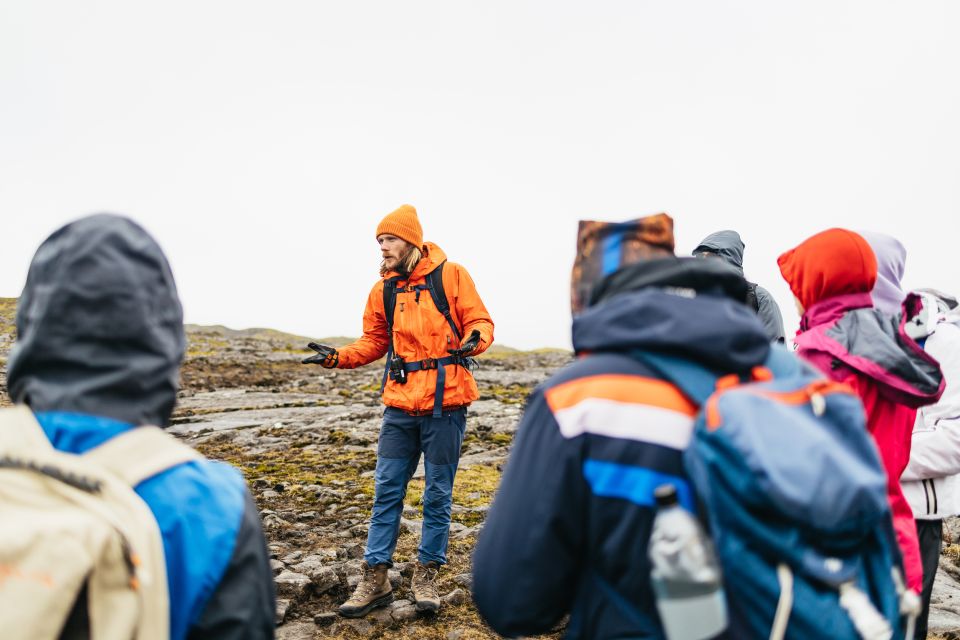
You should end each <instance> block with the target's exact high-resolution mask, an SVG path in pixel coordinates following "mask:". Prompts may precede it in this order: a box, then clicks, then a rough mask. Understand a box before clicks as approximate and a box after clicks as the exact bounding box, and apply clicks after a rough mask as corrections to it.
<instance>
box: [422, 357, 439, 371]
mask: <svg viewBox="0 0 960 640" xmlns="http://www.w3.org/2000/svg"><path fill="white" fill-rule="evenodd" d="M420 367H421V368H422V369H423V370H424V371H429V370H430V369H436V368H437V359H436V358H424V359H423V360H421V361H420Z"/></svg>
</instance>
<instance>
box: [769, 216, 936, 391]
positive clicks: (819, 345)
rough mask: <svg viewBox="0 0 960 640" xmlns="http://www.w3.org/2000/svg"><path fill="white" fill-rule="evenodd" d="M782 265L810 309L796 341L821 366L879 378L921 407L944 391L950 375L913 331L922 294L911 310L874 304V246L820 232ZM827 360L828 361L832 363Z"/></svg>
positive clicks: (845, 234)
mask: <svg viewBox="0 0 960 640" xmlns="http://www.w3.org/2000/svg"><path fill="white" fill-rule="evenodd" d="M778 262H779V264H780V271H781V273H782V274H783V277H784V279H785V280H786V281H787V283H788V284H789V285H790V289H791V290H792V291H793V292H794V295H796V296H797V297H798V298H799V299H800V302H801V303H802V304H803V305H804V308H805V311H804V314H803V317H802V318H801V319H800V330H799V331H798V333H797V337H796V338H795V339H794V343H795V344H796V345H797V348H798V349H799V350H800V351H801V352H804V354H805V356H806V357H807V358H808V359H810V360H813V361H814V364H817V366H818V367H819V368H820V369H821V370H830V369H831V368H832V369H836V368H837V365H836V364H834V363H833V360H836V361H837V362H838V363H843V364H845V365H846V366H848V367H850V368H851V369H853V370H854V371H858V372H860V373H861V374H863V375H865V376H867V377H868V378H871V379H872V380H874V381H875V382H876V383H877V384H878V385H879V387H880V392H881V393H882V394H883V395H884V396H885V397H887V398H889V399H890V400H892V401H894V402H897V403H900V404H904V405H907V406H909V407H918V406H922V405H926V404H930V403H931V402H935V401H936V400H937V398H939V397H940V394H941V393H942V392H943V385H944V382H943V375H942V374H941V372H940V368H939V366H938V365H937V363H936V361H935V360H934V359H933V358H931V357H930V356H929V355H928V354H927V353H926V352H924V350H923V349H922V348H921V347H920V345H918V344H917V343H916V342H915V341H914V340H913V339H912V338H910V337H909V336H908V335H907V333H906V330H905V324H906V323H907V322H909V321H910V320H911V319H912V318H913V317H914V316H915V315H916V314H917V313H918V312H919V311H920V310H921V308H922V306H921V304H920V301H919V299H918V298H917V297H916V296H914V297H912V298H910V299H908V300H907V301H905V302H904V305H903V309H902V311H903V313H902V314H901V315H899V316H891V315H888V314H885V313H883V312H882V311H878V310H876V309H874V308H873V299H872V297H871V295H870V292H871V291H872V290H873V287H874V284H875V283H876V281H877V261H876V258H875V257H874V253H873V250H872V249H871V248H870V245H869V244H867V242H866V240H864V239H863V238H862V237H861V236H860V235H858V234H856V233H853V232H852V231H847V230H844V229H830V230H828V231H824V232H823V233H819V234H817V235H815V236H813V237H811V238H810V239H808V240H807V241H805V242H803V243H802V244H801V245H799V246H798V247H797V248H795V249H792V250H790V251H788V252H786V253H784V254H783V255H782V256H780V259H779V260H778ZM825 367H826V368H825Z"/></svg>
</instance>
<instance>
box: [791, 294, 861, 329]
mask: <svg viewBox="0 0 960 640" xmlns="http://www.w3.org/2000/svg"><path fill="white" fill-rule="evenodd" d="M872 306H873V298H871V297H870V294H869V293H846V294H843V295H840V296H833V297H832V298H826V299H824V300H820V301H819V302H816V303H814V304H812V305H810V308H809V309H807V310H806V311H804V312H803V317H802V318H800V331H799V332H798V333H803V332H804V331H809V330H810V329H812V328H814V327H819V326H821V325H824V324H829V323H831V322H835V321H837V320H839V319H840V318H841V317H842V316H843V314H845V313H846V312H848V311H852V310H853V309H864V308H870V307H872Z"/></svg>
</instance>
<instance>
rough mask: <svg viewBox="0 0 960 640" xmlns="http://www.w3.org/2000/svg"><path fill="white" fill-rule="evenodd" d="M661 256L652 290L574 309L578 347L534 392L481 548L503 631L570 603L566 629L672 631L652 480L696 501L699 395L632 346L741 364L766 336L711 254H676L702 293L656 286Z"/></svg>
mask: <svg viewBox="0 0 960 640" xmlns="http://www.w3.org/2000/svg"><path fill="white" fill-rule="evenodd" d="M663 262H664V261H650V263H648V264H645V265H643V266H645V267H648V268H649V269H650V272H649V273H644V274H643V278H642V280H643V281H644V282H646V283H648V284H649V285H650V286H649V287H648V288H644V289H642V290H640V291H625V292H623V293H620V294H618V295H615V296H614V297H611V298H610V299H609V300H607V301H604V302H601V303H600V304H599V305H597V306H593V307H589V308H588V309H587V310H585V311H584V312H583V313H582V314H580V315H578V316H577V317H575V318H574V321H573V346H574V349H575V350H576V351H577V353H578V354H579V355H580V356H581V357H580V358H579V359H578V360H577V361H576V362H575V363H573V364H571V365H570V366H568V367H565V368H563V369H562V370H560V371H559V372H557V373H556V374H555V375H554V376H553V377H552V378H550V379H549V380H547V381H546V382H544V383H543V384H542V385H540V386H539V387H538V388H537V389H536V390H535V391H534V392H533V394H531V396H530V397H529V399H528V401H527V405H526V409H525V410H524V414H523V418H522V419H521V421H520V424H519V426H518V427H517V434H516V437H515V439H514V441H513V446H512V448H511V451H510V458H509V460H508V461H507V465H506V468H505V469H504V473H503V477H502V479H501V482H500V487H499V489H498V491H497V495H496V498H495V499H494V501H493V505H492V506H491V508H490V512H489V514H488V516H487V519H486V522H485V524H484V527H483V531H482V532H481V533H480V536H479V539H478V540H477V544H476V547H475V548H474V555H473V600H474V602H475V603H476V606H477V609H478V610H479V612H480V614H481V615H482V616H483V618H484V619H485V620H486V622H487V623H488V624H489V625H490V626H491V627H492V628H493V629H494V630H495V631H496V632H497V633H500V634H502V635H504V636H507V637H516V636H529V635H537V634H541V633H546V632H548V631H549V630H550V629H552V628H554V626H555V625H556V624H557V622H558V621H560V620H561V619H562V618H563V617H564V616H565V615H567V614H569V615H570V618H569V623H568V624H567V628H566V634H565V638H566V639H567V640H580V639H585V638H591V639H594V640H600V639H604V638H651V639H654V638H657V639H662V638H663V630H662V628H661V625H660V619H659V615H658V613H657V609H656V606H655V602H654V594H653V591H652V588H651V586H650V571H651V563H650V560H649V557H648V555H647V548H648V544H649V538H650V533H651V530H652V527H653V519H654V516H655V515H656V506H655V500H654V489H655V488H656V487H657V486H659V485H661V484H664V483H670V484H673V485H674V486H675V487H676V488H677V490H678V492H679V494H680V500H681V504H683V505H685V506H686V507H687V508H690V509H692V508H693V503H694V499H695V497H694V495H693V485H692V484H691V483H690V482H689V479H688V476H687V473H686V470H685V468H684V464H683V452H684V450H685V449H686V447H687V444H688V442H689V440H690V438H691V435H692V433H693V426H694V419H695V415H696V414H697V412H698V407H697V406H696V405H694V404H693V403H692V402H691V401H690V400H689V399H688V398H687V397H686V396H685V395H683V394H682V393H681V392H680V390H679V389H678V388H677V387H676V386H674V385H673V384H672V383H670V382H668V381H667V380H665V379H663V377H662V376H661V375H660V374H659V373H658V372H656V371H654V370H652V369H651V368H650V367H649V366H647V365H645V364H644V363H643V362H642V361H641V360H639V359H637V358H635V357H634V356H633V355H632V353H633V352H634V351H643V352H651V353H678V354H683V355H684V356H685V357H688V358H689V359H691V360H693V361H695V362H698V363H703V364H704V366H710V367H711V368H714V369H716V370H717V371H743V370H749V368H750V367H751V366H753V365H756V364H759V363H761V362H763V360H764V359H765V358H766V355H767V352H768V351H769V348H770V346H769V341H768V338H767V334H766V332H765V331H764V328H763V325H762V324H761V323H760V320H759V319H758V318H757V317H756V315H755V314H753V313H752V312H751V311H749V310H748V309H747V308H746V307H745V306H744V305H743V304H742V303H741V302H735V301H734V300H731V299H729V298H723V297H720V296H717V295H711V292H712V289H711V287H712V284H711V283H712V281H713V280H712V279H714V278H715V277H716V273H714V272H713V269H714V268H715V267H714V265H711V264H703V263H708V262H710V261H707V260H697V259H694V258H687V259H684V260H683V262H682V263H681V262H679V261H678V262H677V267H676V269H680V268H685V269H686V270H687V271H688V272H690V280H691V281H695V280H697V281H699V282H700V283H701V285H702V287H703V290H702V291H698V293H697V295H696V296H695V297H692V298H688V297H685V296H684V295H682V294H679V293H674V292H673V291H674V290H677V291H683V290H684V289H682V288H679V285H678V284H675V282H674V281H673V280H663V284H660V283H661V281H662V279H664V278H666V277H667V275H669V274H666V275H664V274H660V273H659V272H658V271H656V269H658V268H659V265H658V264H657V263H660V264H662V263H663ZM698 263H700V264H698ZM716 267H717V268H720V266H719V265H716ZM672 268H673V267H672V265H667V270H669V269H672ZM723 268H725V267H723ZM704 269H706V270H708V271H706V272H702V271H703V270H704ZM695 276H696V277H695ZM638 277H639V276H638ZM737 277H739V276H737ZM619 283H620V284H624V285H630V284H631V283H630V281H629V279H621V280H620V281H619ZM668 285H670V287H668ZM744 286H745V283H744ZM687 290H689V289H687Z"/></svg>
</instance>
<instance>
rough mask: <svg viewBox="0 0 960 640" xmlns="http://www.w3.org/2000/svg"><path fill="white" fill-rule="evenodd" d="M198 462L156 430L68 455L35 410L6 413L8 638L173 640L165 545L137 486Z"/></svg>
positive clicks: (1, 549)
mask: <svg viewBox="0 0 960 640" xmlns="http://www.w3.org/2000/svg"><path fill="white" fill-rule="evenodd" d="M197 459H201V456H200V454H198V453H196V452H195V451H194V450H193V449H191V448H190V447H188V446H187V445H184V444H181V443H179V442H177V441H176V440H175V439H174V438H172V437H171V436H169V435H167V434H165V433H163V432H162V431H161V430H160V429H158V428H156V427H137V428H134V429H131V430H130V431H127V432H125V433H123V434H120V435H118V436H116V437H114V438H112V439H111V440H108V441H107V442H106V443H104V444H102V445H100V446H99V447H96V448H94V449H91V450H90V451H88V452H87V453H85V454H83V455H75V454H70V453H64V452H61V451H57V450H55V449H54V448H53V446H52V445H51V444H50V442H49V441H48V440H47V438H46V436H45V435H44V432H43V430H42V429H41V427H40V425H39V424H38V423H37V421H36V419H35V418H34V417H33V414H32V413H31V412H30V410H29V409H28V408H26V407H14V408H10V409H3V410H0V629H3V637H4V638H13V639H19V638H23V639H24V640H27V639H29V640H43V639H47V638H51V639H55V638H61V637H85V638H91V639H92V640H101V639H102V640H113V639H114V638H116V639H118V640H119V639H123V640H129V639H130V638H135V639H136V640H153V639H157V640H160V639H166V638H168V637H169V631H168V629H169V608H168V587H167V576H166V566H165V560H164V550H163V541H162V539H161V536H160V531H159V528H158V526H157V522H156V520H155V519H154V516H153V513H152V512H151V511H150V508H149V507H148V506H147V505H146V503H144V502H143V500H141V499H140V497H139V496H138V495H137V494H136V493H135V492H134V490H133V487H134V486H136V485H137V484H139V483H140V482H141V481H143V480H145V479H146V478H149V477H152V476H154V475H156V474H158V473H160V472H162V471H165V470H166V469H169V468H171V467H174V466H176V465H178V464H182V463H184V462H189V461H191V460H197Z"/></svg>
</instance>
